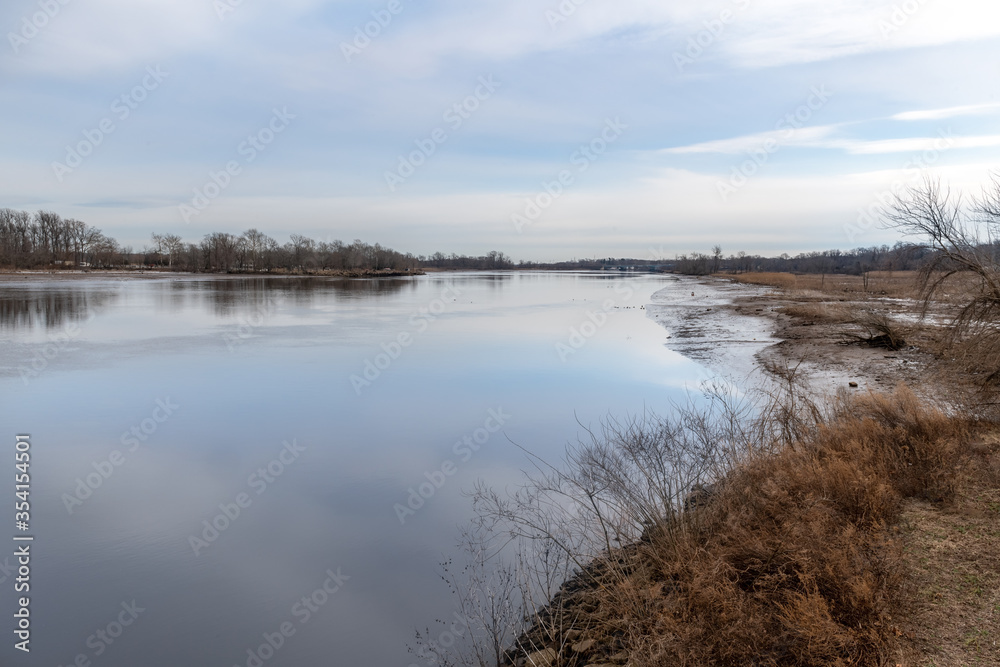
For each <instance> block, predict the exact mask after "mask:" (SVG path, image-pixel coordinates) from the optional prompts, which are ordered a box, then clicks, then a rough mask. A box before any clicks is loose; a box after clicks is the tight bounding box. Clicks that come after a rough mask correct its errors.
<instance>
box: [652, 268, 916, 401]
mask: <svg viewBox="0 0 1000 667" xmlns="http://www.w3.org/2000/svg"><path fill="white" fill-rule="evenodd" d="M678 280H679V281H681V283H682V284H683V285H684V289H682V290H680V291H678V290H677V289H676V288H668V289H664V290H661V291H660V292H657V293H655V294H653V296H652V298H651V303H650V305H649V306H648V308H647V310H648V311H649V316H650V317H651V318H652V319H653V320H654V321H656V322H657V323H659V324H660V325H662V326H663V327H664V328H666V329H667V332H668V335H669V338H668V340H667V345H668V347H670V348H671V349H673V350H675V351H676V352H679V353H680V354H683V355H684V356H686V357H688V358H690V359H693V360H695V361H697V362H699V363H701V364H703V365H704V366H705V367H707V368H708V369H709V370H711V371H712V372H713V373H716V374H719V375H721V376H724V377H727V378H731V379H733V380H736V381H740V380H744V379H746V378H751V377H753V378H756V379H757V380H758V381H759V379H760V378H763V377H767V376H768V374H767V373H766V372H763V371H764V369H765V368H767V367H771V368H775V367H777V368H787V367H791V368H797V369H798V377H799V378H800V379H801V380H803V381H804V382H805V384H806V386H807V387H809V389H810V390H811V391H812V392H814V393H816V394H829V393H834V392H836V391H837V390H838V389H840V388H856V389H859V390H862V391H864V390H869V389H870V390H875V391H887V390H892V389H893V388H895V387H896V386H898V385H899V384H900V383H906V384H908V385H910V386H911V387H912V388H914V389H915V390H916V391H918V393H923V394H929V393H933V392H931V390H930V389H929V385H928V383H926V382H925V381H926V380H928V379H929V377H928V373H929V371H928V368H929V366H930V364H931V361H932V359H933V357H932V355H931V354H930V353H928V352H927V351H925V349H924V348H923V347H922V346H921V345H920V343H921V341H922V337H921V336H920V335H919V331H916V330H914V331H913V334H914V335H913V341H914V343H915V344H907V345H906V346H904V347H903V348H902V349H900V350H894V351H890V350H887V349H884V348H880V347H872V346H867V345H862V344H858V343H856V342H855V343H851V342H850V339H849V334H850V333H851V332H852V331H854V330H855V328H854V325H853V324H852V323H851V321H850V318H851V315H852V313H856V312H857V311H858V310H859V309H861V308H865V307H877V308H881V309H884V310H885V311H887V312H889V313H891V315H892V317H894V318H895V319H896V320H898V321H899V322H901V323H903V324H909V326H911V327H912V326H913V323H914V322H915V321H916V320H917V319H918V317H917V314H916V313H917V311H918V309H919V304H918V303H917V302H916V301H913V300H908V299H896V298H889V297H885V296H879V295H864V296H863V297H861V296H859V295H856V294H837V293H832V292H819V291H805V290H786V289H782V288H778V287H767V286H761V285H749V284H743V283H739V282H736V281H734V280H731V279H727V278H688V277H680V278H678ZM678 294H680V296H679V297H678ZM771 377H772V379H773V376H771ZM852 383H853V384H856V385H857V387H852Z"/></svg>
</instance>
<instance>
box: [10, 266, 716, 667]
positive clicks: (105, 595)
mask: <svg viewBox="0 0 1000 667" xmlns="http://www.w3.org/2000/svg"><path fill="white" fill-rule="evenodd" d="M685 288H686V283H684V282H678V281H675V280H670V279H665V278H663V277H656V276H639V277H620V276H607V275H599V274H585V273H577V274H551V273H525V274H515V275H508V274H495V275H494V274H446V275H432V276H425V277H418V278H412V279H398V280H397V279H392V280H378V281H342V280H326V279H256V278H247V279H242V278H241V279H229V278H207V279H205V278H196V277H188V278H179V279H171V280H163V279H157V280H142V279H136V280H126V281H121V280H117V279H114V278H111V279H93V280H91V279H88V280H47V279H45V278H44V277H40V278H38V279H37V280H34V281H30V282H27V281H23V280H22V281H0V341H2V347H0V406H2V407H0V434H2V438H3V440H4V441H5V442H6V443H7V446H5V447H4V448H3V450H2V451H3V452H5V453H4V454H3V455H2V456H3V460H2V462H0V471H2V473H3V474H2V476H0V479H2V480H6V481H5V482H4V484H7V488H0V493H2V494H3V496H4V497H6V498H8V499H10V498H11V496H12V494H13V465H14V462H13V442H14V436H15V434H17V433H30V434H31V446H32V450H31V451H32V454H33V459H32V467H31V474H32V495H31V501H32V525H31V534H33V535H35V537H36V541H35V542H34V544H33V546H32V549H33V551H34V557H33V561H32V573H31V579H32V581H31V584H32V589H31V596H32V605H31V611H32V614H33V636H32V644H31V647H32V652H31V654H30V656H25V655H24V654H22V653H20V652H18V651H16V650H14V649H13V648H12V644H13V640H12V635H11V634H10V624H11V621H10V619H11V614H12V613H13V611H14V604H15V603H14V601H13V599H14V593H13V583H14V582H13V576H8V574H7V572H5V570H4V569H0V590H2V594H0V601H2V606H3V608H2V610H0V611H2V613H3V617H4V618H5V619H8V620H6V621H4V622H3V628H4V631H3V633H2V636H3V641H2V646H0V664H3V665H9V664H31V665H46V666H55V665H70V664H73V661H74V660H75V659H77V656H78V655H81V654H82V655H83V656H85V657H86V659H87V660H89V661H90V662H91V664H93V665H101V666H108V667H114V666H122V667H125V666H128V667H136V666H142V667H159V666H164V667H166V666H170V667H176V666H179V665H195V666H201V665H219V666H220V667H229V666H230V665H247V663H248V660H249V661H250V664H251V665H254V664H257V662H256V661H254V660H252V659H250V657H249V655H248V653H247V651H248V649H253V650H257V649H258V647H259V646H260V645H261V644H263V643H264V641H265V639H264V637H263V635H264V634H265V633H268V634H270V635H271V637H272V640H273V641H274V643H279V644H281V646H280V648H279V649H278V650H277V651H276V652H275V653H274V655H273V656H269V652H268V651H267V650H266V649H265V651H264V652H263V656H264V657H265V658H268V659H266V660H265V661H264V663H263V664H266V665H288V666H292V665H295V666H299V667H301V666H303V665H351V666H353V665H377V666H383V665H384V666H386V667H395V666H396V665H398V666H399V667H407V666H408V665H410V664H415V663H416V661H415V659H414V658H413V656H410V655H409V654H408V653H407V651H406V645H407V643H408V642H412V637H413V630H414V628H416V627H417V626H420V627H424V626H426V625H428V624H430V623H432V622H433V620H434V619H435V618H441V617H446V616H449V615H450V613H451V610H452V609H453V606H452V601H451V599H450V598H449V595H448V592H447V590H446V588H445V587H444V586H443V584H442V583H441V581H440V579H439V578H438V573H439V568H438V563H439V562H440V561H441V560H442V559H443V558H444V557H446V556H447V555H449V554H450V553H452V551H453V549H454V545H455V543H456V540H457V535H458V531H457V527H458V526H459V525H460V524H462V523H463V522H464V521H466V520H467V519H468V517H469V514H470V505H469V502H468V500H467V498H465V497H464V496H463V495H462V492H463V490H467V489H469V488H470V487H471V486H472V485H473V484H474V483H475V481H476V480H477V479H479V478H482V479H485V480H487V481H489V482H490V483H492V484H494V485H497V486H503V485H505V484H510V483H512V482H514V481H516V480H517V479H518V478H519V470H520V469H521V468H522V467H525V463H526V462H525V458H524V455H523V453H522V452H521V451H520V450H519V449H518V447H517V446H516V445H519V446H521V447H525V448H527V449H529V450H531V451H533V452H536V453H538V454H541V455H543V456H547V457H549V458H558V456H559V454H560V453H561V452H562V450H563V449H564V447H565V445H566V444H567V443H569V442H571V441H575V440H576V437H577V435H578V433H580V432H581V431H582V429H581V426H580V424H581V423H582V424H584V425H586V424H596V423H597V421H598V420H599V419H600V418H601V417H602V416H604V415H606V414H607V413H608V412H611V413H614V414H617V415H622V414H624V413H626V412H631V413H635V412H640V411H642V410H644V409H647V408H648V409H653V410H661V411H663V410H666V409H667V407H668V404H669V401H670V400H676V399H680V398H682V397H683V394H684V391H685V387H690V386H692V385H693V384H694V383H695V382H696V381H697V379H698V378H699V377H701V376H702V375H703V370H702V369H701V368H700V367H698V366H697V365H696V364H694V363H693V362H690V361H688V360H686V359H684V358H682V357H680V356H678V355H677V354H675V353H673V352H671V351H669V350H668V349H667V348H666V347H665V346H664V343H665V341H666V339H667V332H666V330H665V329H664V328H663V327H661V326H659V325H658V324H656V323H654V322H653V321H651V320H650V319H649V318H647V317H646V310H644V309H643V308H642V306H644V305H646V304H648V303H649V300H650V296H651V295H652V294H653V293H654V292H657V291H658V290H662V289H668V290H671V289H673V290H676V291H677V292H678V294H680V293H681V292H683V291H684V289H685ZM688 289H689V288H688ZM666 298H668V299H669V293H667V297H666ZM605 308H607V313H606V315H607V316H606V321H605V318H604V310H605ZM588 313H590V315H588ZM595 313H597V314H596V315H595ZM595 321H596V324H594V323H593V322H595ZM598 325H600V326H598ZM574 330H575V331H576V332H577V333H578V334H579V335H573V333H572V332H573V331H574ZM366 372H367V376H366ZM352 376H353V379H352ZM501 422H502V423H501ZM515 443H516V444H515ZM442 470H445V471H446V472H448V473H451V474H444V473H441V472H440V471H442ZM424 483H426V484H424ZM432 483H436V484H438V485H440V488H436V487H435V488H433V489H432V488H431V484H432ZM421 484H424V486H423V489H422V490H423V491H424V492H425V495H427V496H428V497H427V498H426V499H423V505H422V506H419V502H417V501H416V500H414V501H413V505H418V506H419V509H417V510H416V511H412V512H411V511H407V510H408V509H409V508H407V505H406V504H407V498H408V496H409V494H410V491H409V490H410V489H413V490H415V491H416V492H417V493H419V492H420V490H421ZM431 491H432V492H431ZM220 505H221V506H222V508H223V509H220ZM240 505H243V506H242V507H240ZM5 506H6V507H7V510H6V512H7V515H8V516H4V517H3V518H2V519H0V525H2V526H5V527H6V528H4V529H3V531H0V540H3V541H6V542H7V543H8V545H12V544H13V543H12V542H11V541H10V538H11V536H12V535H13V534H15V532H16V531H15V529H14V526H13V519H14V517H13V508H12V506H11V505H10V504H9V503H8V504H7V505H5ZM403 508H406V510H404V509H403ZM237 511H238V512H239V515H238V516H237V515H236V512H237ZM225 513H228V514H229V515H230V516H229V517H226V516H225ZM206 522H207V524H208V525H209V526H210V525H211V524H212V523H213V522H214V523H215V527H206ZM199 540H200V541H199ZM11 553H13V547H12V546H9V547H8V548H4V549H3V550H2V551H0V566H3V565H4V564H5V561H4V560H3V559H4V558H5V557H7V554H11ZM12 562H13V559H12V558H9V560H8V561H6V565H7V566H9V565H10V564H11V563H12ZM328 571H330V573H332V574H333V575H336V576H335V577H333V578H331V577H330V575H329V574H328V573H327V572H328ZM324 584H325V585H326V588H327V590H328V591H335V592H333V593H329V592H327V591H324V590H323V587H324ZM303 598H306V603H303ZM133 601H134V603H135V607H134V608H131V609H126V608H125V607H129V606H130V605H132V603H133ZM123 604H124V605H125V607H123ZM140 610H141V611H140ZM119 622H123V623H124V622H127V623H128V625H127V626H124V627H123V626H119V625H118V623H119ZM282 624H287V625H285V628H286V630H287V629H289V628H290V629H292V630H294V634H291V635H290V636H288V637H287V638H283V639H282V640H281V641H279V640H278V639H277V638H276V635H274V634H273V633H275V632H278V633H280V631H281V627H282ZM99 630H100V631H101V632H102V633H104V634H103V638H102V635H99V634H97V632H98V631H99ZM119 631H120V634H119ZM116 634H117V637H116V636H114V635H116ZM81 664H83V663H81Z"/></svg>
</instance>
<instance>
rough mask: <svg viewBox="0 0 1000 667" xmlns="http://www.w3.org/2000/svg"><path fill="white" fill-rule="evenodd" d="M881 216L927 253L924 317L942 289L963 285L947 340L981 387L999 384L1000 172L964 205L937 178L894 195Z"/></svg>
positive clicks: (922, 276)
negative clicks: (975, 371) (979, 376)
mask: <svg viewBox="0 0 1000 667" xmlns="http://www.w3.org/2000/svg"><path fill="white" fill-rule="evenodd" d="M882 218H883V221H884V223H885V225H886V226H888V227H891V228H894V229H898V230H900V231H901V232H903V233H904V234H906V235H908V236H916V237H918V238H919V239H920V242H919V243H918V244H917V245H916V247H917V248H922V249H925V250H927V251H929V252H930V256H929V260H928V261H927V262H925V264H924V265H923V268H922V269H921V272H920V286H921V291H922V297H923V304H924V314H926V313H927V311H928V310H929V308H930V307H931V305H932V303H933V302H934V300H935V299H936V298H937V297H938V296H940V295H942V294H943V292H944V291H945V289H946V286H948V285H950V284H952V282H953V281H954V280H956V279H958V280H962V281H963V282H962V289H961V290H959V291H960V293H961V295H962V296H961V298H960V303H959V310H958V313H957V314H956V315H955V317H954V319H953V321H952V326H951V327H950V330H949V334H948V337H947V339H948V342H949V343H951V344H952V346H953V349H954V350H957V351H959V352H962V353H963V355H964V356H965V357H966V358H968V359H969V360H970V361H973V362H975V364H976V365H978V366H979V367H980V371H982V372H985V377H984V384H985V385H997V384H1000V330H998V328H997V322H998V320H1000V265H998V263H997V247H998V239H1000V173H996V174H993V176H992V178H991V181H990V183H989V184H988V185H987V186H986V187H985V188H984V189H983V191H982V194H981V195H980V196H978V197H973V198H971V199H970V201H969V203H968V204H966V203H965V202H964V201H963V197H962V196H961V194H953V193H952V192H951V190H950V188H947V187H942V185H941V182H940V180H937V179H932V178H926V179H925V180H924V182H923V183H922V184H920V185H918V186H914V187H911V188H909V189H907V190H906V191H905V192H903V193H900V194H899V195H897V196H896V197H895V199H894V200H893V201H892V202H891V203H890V204H889V205H888V206H887V207H885V208H884V209H883V211H882ZM970 288H971V289H970Z"/></svg>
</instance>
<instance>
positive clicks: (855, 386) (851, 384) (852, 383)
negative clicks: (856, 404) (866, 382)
mask: <svg viewBox="0 0 1000 667" xmlns="http://www.w3.org/2000/svg"><path fill="white" fill-rule="evenodd" d="M847 386H848V387H850V388H852V389H857V388H858V383H857V382H848V383H847Z"/></svg>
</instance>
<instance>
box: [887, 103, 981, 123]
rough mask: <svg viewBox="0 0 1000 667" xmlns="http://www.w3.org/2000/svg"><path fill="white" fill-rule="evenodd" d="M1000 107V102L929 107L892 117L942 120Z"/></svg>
mask: <svg viewBox="0 0 1000 667" xmlns="http://www.w3.org/2000/svg"><path fill="white" fill-rule="evenodd" d="M997 109H1000V103H997V102H994V103H991V104H970V105H966V106H961V107H948V108H947V109H927V110H924V111H906V112H904V113H897V114H895V115H893V116H891V117H890V118H891V119H892V120H904V121H905V120H942V119H944V118H954V117H956V116H979V115H982V114H987V113H990V112H991V111H995V110H997Z"/></svg>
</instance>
